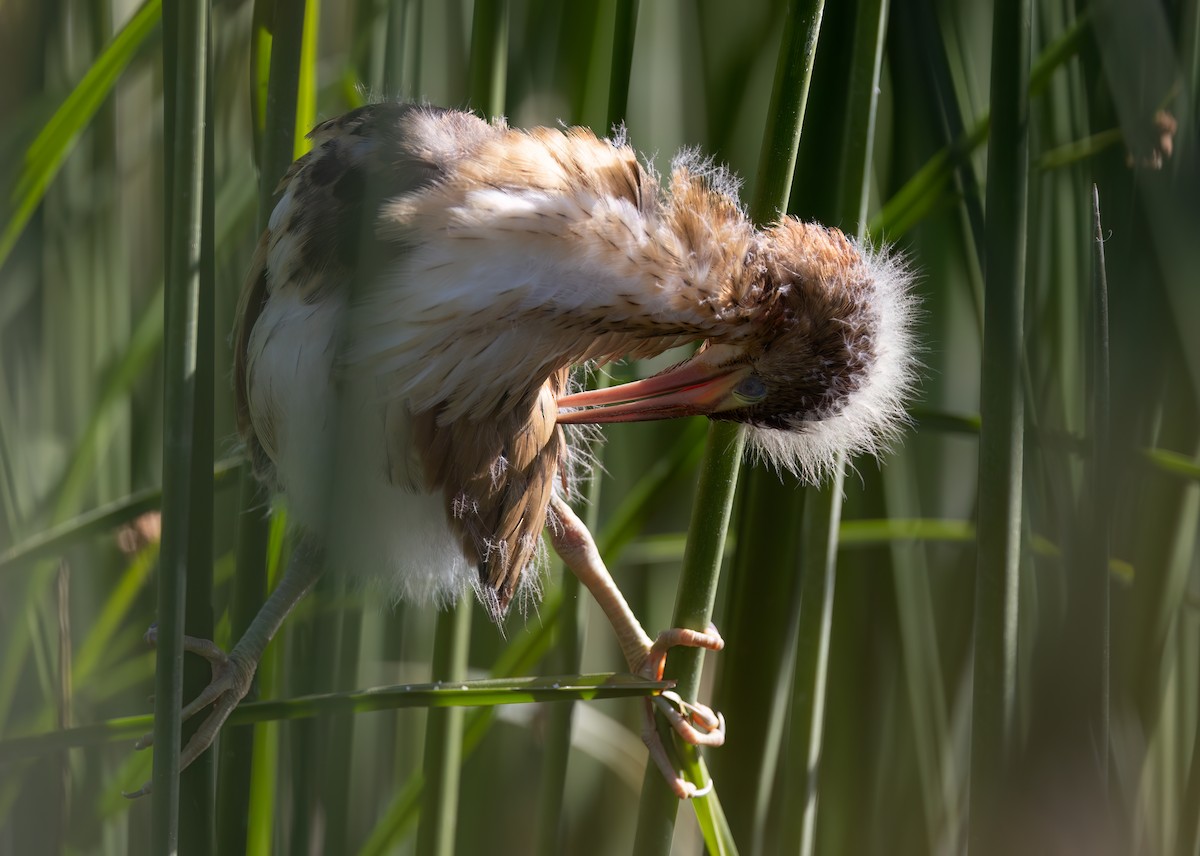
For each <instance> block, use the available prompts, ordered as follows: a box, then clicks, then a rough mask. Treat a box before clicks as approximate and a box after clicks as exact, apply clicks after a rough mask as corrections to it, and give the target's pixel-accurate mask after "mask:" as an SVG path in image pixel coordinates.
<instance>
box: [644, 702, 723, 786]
mask: <svg viewBox="0 0 1200 856" xmlns="http://www.w3.org/2000/svg"><path fill="white" fill-rule="evenodd" d="M642 710H643V714H644V718H643V722H642V742H643V743H645V744H646V748H647V749H648V750H649V751H650V760H652V761H653V762H654V765H655V766H656V767H658V771H659V772H660V773H662V777H663V779H664V780H665V781H666V783H667V786H668V787H669V788H670V789H671V791H672V792H673V793H674V794H675V796H677V797H678V798H679V799H681V800H686V799H692V798H693V797H698V796H703V795H704V794H706V793H708V792H709V790H711V789H712V783H711V782H709V783H708V784H707V785H706V786H705V787H703V788H697V787H696V786H695V785H694V784H692V783H691V782H689V781H688V780H687V779H685V778H684V777H683V774H682V773H681V772H680V771H679V770H678V769H676V767H675V764H674V762H673V761H672V760H671V756H670V753H668V752H667V747H666V745H665V744H664V743H663V739H662V735H661V734H659V732H658V728H656V727H655V725H654V705H653V704H652V703H651V702H650V700H649V699H647V700H646V703H645V705H644V706H643V708H642Z"/></svg>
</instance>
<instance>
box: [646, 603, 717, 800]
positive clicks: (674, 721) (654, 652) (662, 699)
mask: <svg viewBox="0 0 1200 856" xmlns="http://www.w3.org/2000/svg"><path fill="white" fill-rule="evenodd" d="M680 646H682V647H685V648H705V649H707V650H709V651H720V650H721V649H722V648H724V647H725V641H724V640H723V639H722V638H721V636H720V634H718V633H717V629H716V628H715V627H713V626H712V625H711V624H710V625H709V626H708V630H706V631H703V632H702V631H699V630H687V629H685V628H681V627H676V628H673V629H671V630H665V631H663V632H662V633H660V634H659V635H658V639H657V640H655V642H654V644H653V645H652V646H651V647H650V650H649V651H647V652H646V660H645V662H644V663H643V664H642V667H641V669H640V670H639V674H641V675H642V676H643V677H646V678H650V679H651V680H656V681H657V680H662V675H663V668H664V667H665V666H666V661H667V651H669V650H670V649H671V648H675V647H680ZM655 708H657V709H658V710H659V711H660V712H661V713H662V714H663V716H665V717H666V719H667V722H669V723H670V725H671V728H673V729H674V730H675V733H676V734H678V735H679V736H680V737H681V738H682V739H683V740H685V741H686V742H688V743H691V744H692V745H693V746H720V745H721V744H723V743H724V742H725V717H723V716H722V715H721V714H720V713H717V712H716V711H714V710H713V709H712V708H710V707H708V706H707V705H703V704H696V703H694V702H688V701H684V700H683V698H681V697H680V695H679V694H678V693H676V692H671V691H668V692H664V693H661V694H660V695H657V696H655V697H653V698H650V699H647V700H646V705H645V718H644V722H643V725H642V741H643V742H644V743H645V744H646V748H647V749H649V750H650V757H651V758H652V759H653V761H654V763H655V764H656V765H657V766H658V769H659V771H660V772H661V773H662V774H663V777H664V778H665V779H666V780H667V784H668V785H669V786H670V788H671V790H672V791H674V792H675V795H676V796H678V797H679V798H680V799H691V798H693V797H699V796H703V795H704V794H706V793H708V792H709V791H710V790H711V789H712V782H709V783H708V784H706V785H704V786H703V787H700V788H697V787H696V785H695V784H694V783H692V782H689V781H688V780H687V779H685V778H684V777H683V775H682V774H681V773H680V772H679V770H678V769H676V766H675V764H674V763H673V762H672V760H671V756H670V755H669V754H668V753H667V747H666V746H665V745H664V743H663V740H662V737H661V735H660V734H659V732H658V728H657V727H656V726H655V724H654V710H655Z"/></svg>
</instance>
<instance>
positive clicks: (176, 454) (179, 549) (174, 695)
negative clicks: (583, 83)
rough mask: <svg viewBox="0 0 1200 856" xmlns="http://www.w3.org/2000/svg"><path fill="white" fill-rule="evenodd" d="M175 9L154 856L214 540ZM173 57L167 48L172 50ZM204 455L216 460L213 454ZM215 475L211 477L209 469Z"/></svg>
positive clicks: (189, 110)
mask: <svg viewBox="0 0 1200 856" xmlns="http://www.w3.org/2000/svg"><path fill="white" fill-rule="evenodd" d="M172 11H174V12H176V13H177V14H176V15H174V16H173V18H174V20H173V22H172V23H173V26H172V29H173V30H174V31H175V32H174V33H173V34H172V35H174V36H175V41H174V45H175V53H174V56H175V57H176V59H175V62H174V66H175V69H176V83H175V85H174V86H173V92H172V95H173V97H172V98H168V99H165V100H164V112H165V114H166V118H165V122H166V123H167V124H168V125H170V126H171V127H172V128H173V134H172V136H173V140H172V144H173V152H172V157H171V161H170V162H171V174H170V179H169V181H168V188H169V191H168V199H169V203H168V210H169V211H170V212H171V216H170V217H169V220H168V230H169V231H168V239H167V240H168V247H169V251H168V256H167V300H166V309H165V329H166V338H165V348H166V368H165V371H164V379H163V380H164V388H163V394H164V411H165V415H164V422H165V426H164V432H163V433H164V440H163V528H162V552H161V558H160V572H159V590H158V653H157V658H156V659H157V671H156V673H155V695H154V698H155V705H154V706H155V717H154V742H155V750H154V777H153V781H154V802H153V823H152V829H151V836H152V840H153V842H154V847H155V850H156V851H157V852H161V853H173V852H177V850H178V847H179V799H180V785H179V740H180V736H181V730H182V729H181V721H180V709H181V706H182V703H183V632H184V614H185V597H186V586H187V573H188V564H189V562H190V561H191V560H192V558H193V556H192V547H193V546H194V545H195V544H196V543H197V542H198V541H201V540H203V539H205V538H210V537H211V533H209V532H199V531H194V530H193V526H194V521H193V514H195V513H200V512H199V508H200V506H201V504H202V503H205V502H207V503H209V504H211V502H212V496H211V484H210V485H209V487H210V490H209V494H208V495H207V496H204V495H202V492H200V491H202V488H203V485H193V484H192V482H191V476H192V474H193V454H195V448H194V445H193V440H194V438H195V420H196V418H197V413H196V396H197V388H196V385H197V376H196V372H197V360H198V359H199V356H200V355H199V353H198V351H199V341H198V337H199V334H200V323H201V319H202V318H203V317H204V315H205V313H204V311H202V310H201V301H202V300H209V301H211V299H212V295H211V293H209V294H207V295H205V294H202V290H201V279H200V263H201V222H202V208H203V196H204V194H203V184H204V109H205V88H206V78H207V71H206V64H205V57H206V50H207V34H208V2H207V0H196V2H192V3H186V4H181V6H180V7H179V8H177V9H173V10H172ZM170 50H171V48H170V44H169V43H168V47H167V51H168V52H169V51H170ZM207 451H208V454H210V455H211V448H210V449H209V450H207ZM209 472H210V473H211V466H210V470H209Z"/></svg>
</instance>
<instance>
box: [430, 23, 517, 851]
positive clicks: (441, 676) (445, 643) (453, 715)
mask: <svg viewBox="0 0 1200 856" xmlns="http://www.w3.org/2000/svg"><path fill="white" fill-rule="evenodd" d="M507 62H508V2H507V0H477V2H476V4H475V14H474V18H473V19H472V23H471V64H470V87H471V90H470V100H471V102H472V103H473V104H475V105H477V106H478V107H479V109H480V110H482V111H483V112H484V113H485V114H486V115H488V116H498V115H501V114H502V113H503V112H504V94H505V74H506V69H507ZM471 608H472V603H471V602H470V601H469V600H468V599H466V598H462V599H460V600H459V602H458V603H457V604H456V605H455V606H454V607H453V608H452V609H450V610H447V611H446V612H442V613H440V614H439V615H438V618H437V629H436V631H435V637H434V646H433V677H434V679H435V680H444V681H454V680H461V679H462V678H463V677H464V676H465V675H466V669H467V650H468V647H469V645H470V631H471V618H470V610H471ZM427 716H428V718H427V720H426V722H427V725H426V732H425V762H424V770H425V792H424V799H423V801H422V806H421V824H420V826H419V828H418V830H417V853H419V854H422V856H431V854H445V856H449V854H452V853H453V852H454V837H455V826H456V824H457V821H458V782H459V765H460V764H461V762H462V740H463V716H464V712H463V710H462V708H444V709H441V710H430V711H429V713H428V715H427Z"/></svg>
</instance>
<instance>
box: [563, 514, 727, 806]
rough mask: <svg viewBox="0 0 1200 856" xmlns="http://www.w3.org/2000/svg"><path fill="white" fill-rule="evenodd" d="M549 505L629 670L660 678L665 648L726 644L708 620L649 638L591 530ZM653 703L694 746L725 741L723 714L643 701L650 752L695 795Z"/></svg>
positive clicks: (671, 701)
mask: <svg viewBox="0 0 1200 856" xmlns="http://www.w3.org/2000/svg"><path fill="white" fill-rule="evenodd" d="M551 505H552V507H553V510H554V514H555V515H556V516H557V522H555V523H553V524H552V525H551V526H550V540H551V541H552V542H553V544H554V550H555V552H557V553H558V555H559V556H560V557H562V560H563V562H564V564H566V566H567V567H568V568H570V569H571V571H572V573H574V574H575V576H577V577H578V578H579V581H580V582H582V583H583V584H584V585H585V586H587V589H588V591H590V592H591V593H592V597H594V598H595V599H596V602H597V603H598V604H600V608H601V609H603V610H604V614H605V615H606V616H608V620H609V623H611V624H612V626H613V630H614V631H615V632H616V634H617V641H618V642H619V643H620V645H621V652H622V653H623V654H624V655H625V661H626V662H627V663H628V664H629V670H630V671H631V672H633V673H634V674H635V675H641V676H642V677H646V678H649V679H651V680H662V675H663V667H664V665H665V664H666V659H667V651H668V650H669V649H671V648H674V647H676V646H684V647H688V648H707V649H708V650H710V651H720V650H721V648H723V647H724V646H725V643H724V642H723V641H722V640H721V637H720V636H719V635H718V634H717V631H716V628H714V627H712V626H711V625H709V628H708V630H706V631H703V632H702V631H699V630H688V629H686V628H682V627H676V628H674V629H672V630H666V631H664V632H662V633H660V634H659V635H658V638H657V639H654V640H652V639H651V638H650V637H649V636H648V635H647V634H646V631H645V630H643V629H642V625H641V624H640V623H639V622H638V620H637V616H635V615H634V614H633V610H631V609H630V608H629V604H628V603H627V602H626V601H625V597H624V595H622V594H621V590H620V589H618V588H617V585H616V583H615V582H613V578H612V575H610V574H609V572H608V568H606V567H605V566H604V560H603V559H601V558H600V551H599V550H597V549H596V542H595V540H593V538H592V533H591V532H589V531H588V528H587V527H586V526H585V525H584V524H583V521H582V520H580V519H579V517H578V516H577V515H576V514H575V512H574V511H572V510H571V507H570V506H569V505H567V503H566V502H564V501H563V500H562V499H561V498H560V497H558V496H554V497H552V498H551ZM655 707H657V708H658V709H659V710H660V711H662V713H663V714H664V715H665V716H666V718H667V721H668V722H670V723H671V727H672V728H674V729H675V732H676V733H677V734H678V735H679V736H680V737H682V738H683V739H684V740H686V741H687V742H688V743H691V744H693V745H700V746H720V745H721V744H722V743H724V742H725V719H724V718H723V717H722V716H721V715H720V714H718V713H714V712H713V711H712V710H711V709H710V708H708V707H706V706H705V705H700V704H694V703H691V702H686V701H684V700H683V699H682V698H680V697H679V695H678V694H677V693H674V692H665V693H662V694H661V695H659V696H655V697H654V698H653V699H647V700H646V705H645V710H644V714H645V721H644V722H643V724H642V740H643V742H645V744H646V748H648V749H649V750H650V757H651V758H652V759H653V760H654V763H655V764H656V765H657V766H658V769H659V770H660V771H661V772H662V774H663V777H664V778H666V780H667V783H668V784H669V785H670V786H671V789H672V790H673V791H675V793H676V795H678V796H679V798H680V799H687V798H689V797H694V796H699V795H700V794H701V793H703V792H704V791H702V790H699V789H697V788H696V786H695V785H694V784H692V783H691V782H689V781H687V780H686V779H685V778H683V776H682V775H681V774H680V772H679V771H678V770H677V769H676V768H675V765H674V764H673V763H672V761H671V758H670V756H669V755H668V754H667V749H666V746H664V745H663V742H662V738H661V737H660V736H659V733H658V729H657V728H656V727H655V725H654V708H655Z"/></svg>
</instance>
